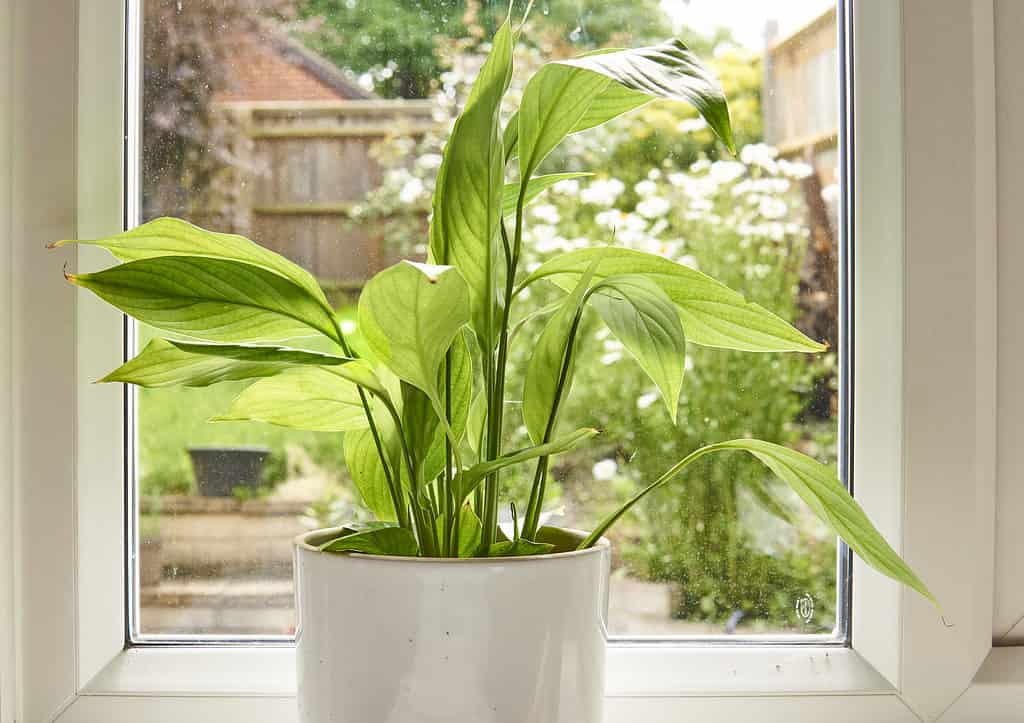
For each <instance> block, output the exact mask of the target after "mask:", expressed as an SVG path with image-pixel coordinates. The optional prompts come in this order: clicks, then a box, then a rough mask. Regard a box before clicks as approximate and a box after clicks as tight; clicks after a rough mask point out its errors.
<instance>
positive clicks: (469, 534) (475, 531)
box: [437, 504, 484, 557]
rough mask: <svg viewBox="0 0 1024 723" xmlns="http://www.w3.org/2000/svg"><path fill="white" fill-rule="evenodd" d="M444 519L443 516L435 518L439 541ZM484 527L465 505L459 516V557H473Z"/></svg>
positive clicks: (470, 508) (468, 506)
mask: <svg viewBox="0 0 1024 723" xmlns="http://www.w3.org/2000/svg"><path fill="white" fill-rule="evenodd" d="M445 522H446V518H445V517H444V515H442V516H440V517H438V518H437V537H438V539H441V536H442V535H443V531H444V524H445ZM483 533H484V526H483V523H482V522H480V518H479V517H477V516H476V513H475V512H473V508H472V507H471V506H470V505H468V504H465V505H463V506H462V511H461V513H460V515H459V555H458V556H459V557H473V556H474V555H475V554H476V551H477V550H478V549H479V548H480V539H481V538H482V537H483Z"/></svg>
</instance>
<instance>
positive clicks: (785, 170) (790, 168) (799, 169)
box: [778, 158, 814, 180]
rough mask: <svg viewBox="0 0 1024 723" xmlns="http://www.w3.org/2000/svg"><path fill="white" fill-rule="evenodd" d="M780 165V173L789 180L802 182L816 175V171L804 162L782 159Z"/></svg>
mask: <svg viewBox="0 0 1024 723" xmlns="http://www.w3.org/2000/svg"><path fill="white" fill-rule="evenodd" d="M778 164H779V172H780V173H781V174H782V175H783V176H787V177H789V178H795V179H797V180H800V179H801V178H807V177H808V176H809V175H811V174H812V173H814V169H813V168H811V166H809V165H808V164H806V163H803V162H802V161H787V160H786V159H785V158H780V159H779V161H778Z"/></svg>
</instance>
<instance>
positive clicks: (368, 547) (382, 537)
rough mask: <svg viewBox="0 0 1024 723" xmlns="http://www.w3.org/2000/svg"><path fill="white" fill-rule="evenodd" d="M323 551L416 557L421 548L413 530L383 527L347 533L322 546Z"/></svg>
mask: <svg viewBox="0 0 1024 723" xmlns="http://www.w3.org/2000/svg"><path fill="white" fill-rule="evenodd" d="M320 550H321V552H362V553H365V554H369V555H388V556H393V557H416V556H417V555H419V552H420V548H419V545H418V544H417V543H416V536H415V535H414V534H413V533H412V530H407V529H406V528H404V527H382V528H380V529H376V530H367V531H366V532H357V533H356V534H354V535H345V536H344V537H339V538H338V539H336V540H331V541H330V542H325V543H324V544H323V545H321V546H320Z"/></svg>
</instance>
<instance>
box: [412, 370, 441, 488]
mask: <svg viewBox="0 0 1024 723" xmlns="http://www.w3.org/2000/svg"><path fill="white" fill-rule="evenodd" d="M402 430H403V433H404V434H405V440H406V445H407V447H408V449H409V452H410V454H411V456H412V463H413V465H414V467H415V469H416V474H417V476H418V478H417V480H416V485H415V486H416V487H418V486H419V485H420V484H421V483H422V482H423V481H424V480H425V479H430V478H431V477H433V476H434V475H436V474H438V473H439V472H441V471H442V470H443V469H444V454H443V450H444V432H443V430H442V429H441V420H440V418H439V417H438V414H437V412H436V411H435V410H434V405H433V403H432V402H431V401H430V397H428V396H427V395H426V394H425V393H424V392H423V391H421V390H420V389H419V388H417V387H414V386H412V385H411V384H407V383H406V382H402ZM435 440H436V443H435ZM431 451H433V452H434V454H433V457H434V459H433V460H432V462H433V465H434V466H435V467H436V469H437V471H436V472H433V473H432V474H430V473H427V472H425V471H424V462H426V460H427V457H428V456H431Z"/></svg>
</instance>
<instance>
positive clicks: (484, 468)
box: [455, 427, 598, 499]
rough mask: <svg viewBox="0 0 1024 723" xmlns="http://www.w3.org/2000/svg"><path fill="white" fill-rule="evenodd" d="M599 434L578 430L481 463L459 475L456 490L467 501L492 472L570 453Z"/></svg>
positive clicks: (591, 430) (585, 428)
mask: <svg viewBox="0 0 1024 723" xmlns="http://www.w3.org/2000/svg"><path fill="white" fill-rule="evenodd" d="M597 433H598V430H596V429H591V428H589V427H584V428H582V429H577V430H576V431H575V432H573V433H572V434H567V435H565V436H563V437H559V438H558V439H555V440H553V441H551V442H547V443H546V444H538V445H535V446H533V447H526V448H525V449H520V450H517V451H515V452H509V453H507V454H503V455H502V456H500V457H498V458H497V459H492V460H488V461H486V462H480V463H479V464H475V465H473V466H472V467H470V468H469V469H465V470H462V472H460V473H459V474H458V476H457V477H456V480H455V485H456V489H458V491H459V495H460V497H461V499H465V498H466V497H468V496H469V494H470V493H472V491H473V490H474V489H475V488H476V486H477V485H478V484H480V482H481V481H482V480H483V479H484V477H486V476H487V475H489V474H491V473H492V472H496V471H498V470H499V469H504V468H505V467H510V466H512V465H514V464H519V463H520V462H528V461H530V460H531V459H536V458H537V457H551V456H554V455H556V454H561V453H563V452H568V451H569V450H572V449H575V448H576V447H578V446H579V445H581V444H582V443H583V442H585V441H586V440H588V439H590V438H591V437H593V436H594V435H596V434H597Z"/></svg>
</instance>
